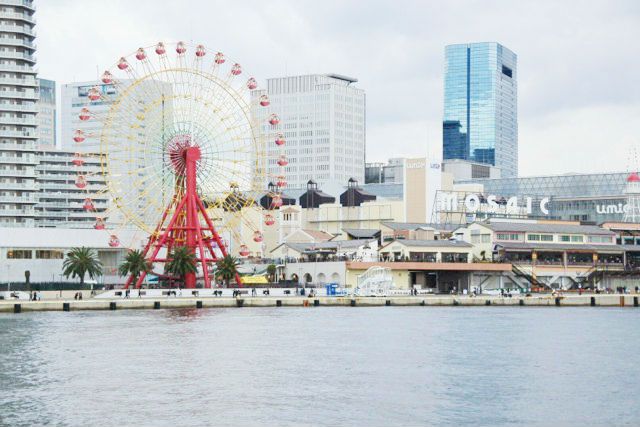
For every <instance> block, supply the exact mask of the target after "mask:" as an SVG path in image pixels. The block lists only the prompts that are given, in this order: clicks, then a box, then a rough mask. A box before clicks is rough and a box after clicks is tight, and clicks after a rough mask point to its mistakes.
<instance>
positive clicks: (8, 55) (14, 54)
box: [0, 52, 35, 62]
mask: <svg viewBox="0 0 640 427" xmlns="http://www.w3.org/2000/svg"><path fill="white" fill-rule="evenodd" d="M0 56H2V57H3V58H12V59H23V60H26V61H32V62H35V58H34V57H33V55H30V54H28V53H26V52H2V54H0Z"/></svg>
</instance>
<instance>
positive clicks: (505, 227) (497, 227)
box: [476, 222, 615, 236]
mask: <svg viewBox="0 0 640 427" xmlns="http://www.w3.org/2000/svg"><path fill="white" fill-rule="evenodd" d="M476 224H480V225H483V226H485V227H487V228H489V229H491V230H493V231H496V232H507V231H515V232H523V233H524V232H529V233H567V234H591V235H603V236H613V235H615V233H614V232H612V231H609V230H605V229H604V228H600V227H598V226H597V225H576V224H557V223H553V224H547V223H534V222H478V223H476Z"/></svg>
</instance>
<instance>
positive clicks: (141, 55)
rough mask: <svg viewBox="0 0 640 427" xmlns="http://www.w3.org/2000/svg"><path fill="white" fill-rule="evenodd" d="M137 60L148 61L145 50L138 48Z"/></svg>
mask: <svg viewBox="0 0 640 427" xmlns="http://www.w3.org/2000/svg"><path fill="white" fill-rule="evenodd" d="M136 59H137V60H138V61H142V60H144V59H147V53H146V52H145V51H144V49H143V48H138V51H137V52H136Z"/></svg>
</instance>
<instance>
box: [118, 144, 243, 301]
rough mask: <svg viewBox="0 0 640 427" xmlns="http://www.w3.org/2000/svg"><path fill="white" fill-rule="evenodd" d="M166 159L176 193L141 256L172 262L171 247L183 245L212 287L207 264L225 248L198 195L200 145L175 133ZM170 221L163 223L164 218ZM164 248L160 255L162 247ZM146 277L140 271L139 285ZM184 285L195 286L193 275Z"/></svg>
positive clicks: (144, 273) (131, 278) (160, 261)
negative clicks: (171, 166) (171, 168)
mask: <svg viewBox="0 0 640 427" xmlns="http://www.w3.org/2000/svg"><path fill="white" fill-rule="evenodd" d="M169 158H170V160H171V162H172V165H173V167H174V169H175V170H176V172H177V173H176V177H177V178H176V186H175V194H174V196H173V198H172V200H171V202H169V205H168V206H167V208H166V209H165V210H164V213H163V214H162V218H161V220H160V222H159V223H158V225H157V227H156V230H155V231H154V233H153V234H152V235H151V236H150V237H149V241H148V242H147V244H146V246H145V248H144V249H143V255H144V257H145V259H146V260H147V261H149V262H150V263H151V264H153V263H156V262H157V263H167V262H169V261H171V258H170V256H171V251H172V248H175V247H179V246H185V247H187V248H188V249H189V250H190V251H191V253H193V254H195V258H196V266H198V265H199V266H201V268H202V273H203V276H204V277H203V278H204V286H205V288H210V287H211V277H210V276H209V268H208V266H209V265H211V264H213V263H215V262H216V261H218V260H219V257H218V256H217V255H216V252H215V250H214V247H217V248H218V249H219V250H220V253H221V254H222V256H223V257H225V256H227V251H226V249H225V246H224V244H223V243H222V239H221V238H220V235H219V234H218V233H217V231H216V229H215V227H214V226H213V222H212V221H211V219H210V218H209V216H208V215H207V211H206V209H205V206H204V203H203V202H202V200H201V199H200V197H199V196H198V192H197V186H196V180H197V179H196V177H197V164H198V161H199V160H200V158H201V152H200V148H199V147H198V146H192V145H191V141H190V138H189V136H186V135H185V136H178V137H175V138H174V139H173V141H172V142H171V144H170V148H169ZM169 217H170V219H169V222H168V223H167V225H166V226H165V223H166V221H167V218H169ZM163 248H164V249H166V251H165V253H164V254H163V255H162V256H161V255H160V252H161V250H162V249H163ZM145 277H146V272H143V273H142V274H141V275H140V277H138V280H137V281H136V283H135V287H136V288H140V287H141V286H142V283H143V281H144V279H145ZM133 279H134V278H133V276H129V278H128V279H127V282H126V285H125V288H127V289H128V288H129V287H130V286H131V285H132V284H133ZM184 282H185V283H184V285H185V287H186V288H195V287H196V274H195V273H188V274H186V275H185V278H184ZM236 282H237V283H238V284H241V283H242V282H241V280H240V276H239V275H238V274H237V273H236Z"/></svg>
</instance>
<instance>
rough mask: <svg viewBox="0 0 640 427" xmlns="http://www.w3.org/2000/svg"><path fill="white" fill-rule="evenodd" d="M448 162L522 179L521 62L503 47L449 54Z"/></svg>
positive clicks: (472, 47) (467, 47) (450, 49)
mask: <svg viewBox="0 0 640 427" xmlns="http://www.w3.org/2000/svg"><path fill="white" fill-rule="evenodd" d="M442 139H443V157H444V159H445V160H447V159H462V160H470V161H474V162H479V163H487V164H491V165H494V166H496V167H498V168H500V169H501V172H502V176H503V177H507V178H508V177H515V176H517V175H518V119H517V57H516V54H515V53H513V52H511V51H510V50H509V49H507V48H506V47H504V46H502V45H500V44H498V43H470V44H458V45H450V46H447V47H446V48H445V84H444V120H443V125H442Z"/></svg>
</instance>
